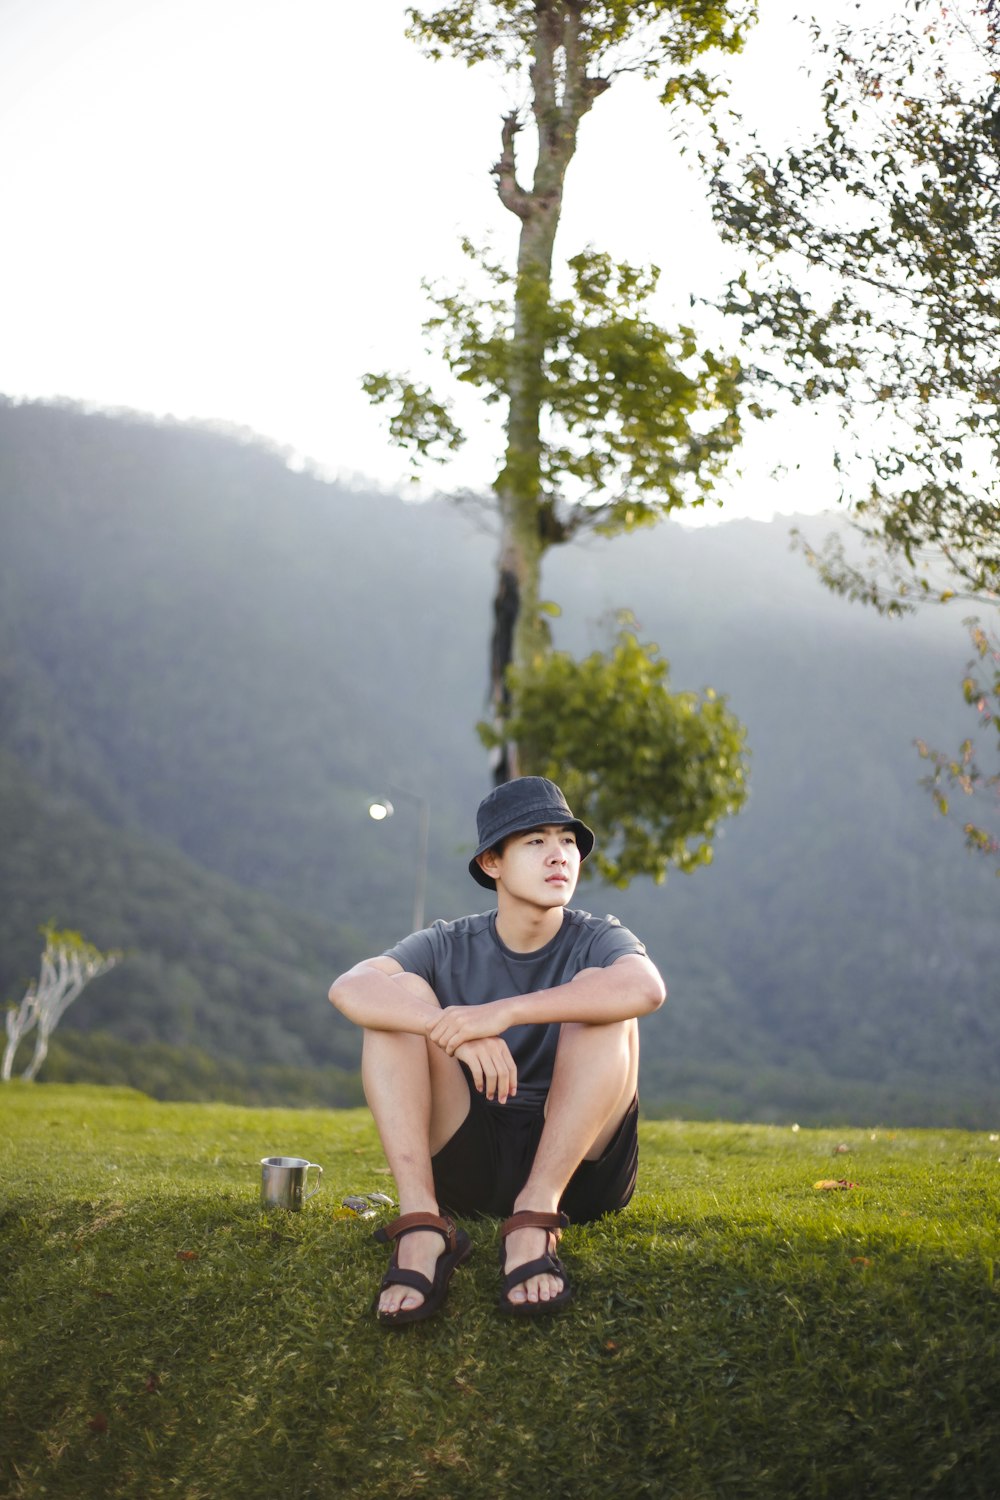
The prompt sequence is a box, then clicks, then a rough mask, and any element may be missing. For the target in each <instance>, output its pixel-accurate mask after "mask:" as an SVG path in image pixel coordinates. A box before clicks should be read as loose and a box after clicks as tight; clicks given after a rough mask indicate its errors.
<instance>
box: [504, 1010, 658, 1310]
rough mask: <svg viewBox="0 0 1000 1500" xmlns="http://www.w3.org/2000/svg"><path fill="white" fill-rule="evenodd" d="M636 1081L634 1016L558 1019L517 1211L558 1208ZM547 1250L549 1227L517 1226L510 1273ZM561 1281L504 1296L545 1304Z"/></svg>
mask: <svg viewBox="0 0 1000 1500" xmlns="http://www.w3.org/2000/svg"><path fill="white" fill-rule="evenodd" d="M638 1079H639V1027H638V1023H637V1022H636V1021H618V1022H613V1023H611V1024H608V1025H599V1026H584V1025H578V1024H577V1023H575V1022H563V1025H562V1028H561V1030H560V1034H559V1047H558V1050H557V1053H556V1063H555V1068H554V1071H553V1074H552V1086H551V1088H550V1089H549V1097H548V1102H547V1104H546V1113H545V1128H544V1130H543V1131H542V1136H541V1140H540V1141H539V1143H538V1150H537V1152H536V1154H535V1160H534V1164H533V1166H532V1168H531V1173H530V1175H529V1176H528V1180H527V1181H526V1182H525V1184H524V1187H523V1188H522V1189H521V1191H520V1193H518V1195H517V1198H516V1200H515V1202H514V1210H515V1212H516V1211H517V1210H518V1209H522V1208H533V1209H537V1210H540V1211H542V1212H549V1213H555V1212H556V1210H557V1209H558V1207H559V1199H560V1198H561V1197H562V1195H563V1193H564V1192H565V1190H566V1184H567V1183H568V1182H569V1180H570V1178H571V1177H572V1175H573V1173H574V1172H575V1171H576V1169H577V1167H578V1166H579V1165H580V1163H581V1162H582V1161H585V1160H587V1161H596V1160H597V1159H598V1157H599V1156H601V1154H602V1153H603V1152H604V1151H605V1150H606V1148H607V1147H608V1145H609V1144H610V1142H611V1141H612V1139H613V1138H614V1135H615V1132H616V1131H617V1129H618V1127H619V1125H620V1124H621V1122H622V1120H623V1119H624V1117H625V1114H626V1112H627V1111H628V1108H629V1106H630V1105H631V1103H632V1100H633V1099H634V1098H635V1092H636V1088H637V1085H638ZM547 1251H548V1231H547V1230H544V1229H520V1230H517V1231H515V1233H513V1234H511V1235H508V1237H507V1263H506V1268H507V1270H508V1271H513V1270H515V1269H516V1267H517V1266H523V1265H526V1264H527V1262H528V1261H531V1260H536V1259H537V1258H538V1257H539V1256H541V1255H545V1254H546V1253H547ZM562 1288H563V1284H562V1282H561V1281H560V1279H559V1278H558V1277H557V1276H533V1277H532V1278H531V1279H530V1280H529V1281H526V1282H524V1283H522V1284H521V1285H520V1286H515V1287H513V1288H512V1289H511V1291H510V1293H509V1297H510V1301H511V1302H547V1301H550V1300H551V1298H553V1297H556V1296H558V1294H559V1293H560V1292H561V1291H562Z"/></svg>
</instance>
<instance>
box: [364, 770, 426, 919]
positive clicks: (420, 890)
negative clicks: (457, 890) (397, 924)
mask: <svg viewBox="0 0 1000 1500" xmlns="http://www.w3.org/2000/svg"><path fill="white" fill-rule="evenodd" d="M389 790H390V791H391V792H393V793H394V794H395V795H396V796H397V797H408V798H409V799H410V800H411V801H412V802H415V803H416V804H417V812H418V816H419V838H418V843H417V869H416V878H415V881H414V887H413V931H414V932H419V931H420V929H421V928H422V927H423V925H424V890H425V888H426V885H427V847H428V842H429V839H430V830H431V810H430V805H429V803H428V801H427V798H426V797H421V796H419V795H418V794H417V793H416V792H408V791H407V790H406V788H405V787H402V786H393V785H392V784H391V783H390V786H389ZM395 811H396V809H395V808H394V807H393V805H392V803H391V802H390V801H389V799H388V797H379V798H377V799H376V800H375V801H373V802H370V803H369V804H368V816H369V817H370V818H374V820H375V822H376V823H384V822H385V820H386V818H391V817H392V815H393V813H394V812H395Z"/></svg>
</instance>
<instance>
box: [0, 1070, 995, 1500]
mask: <svg viewBox="0 0 1000 1500" xmlns="http://www.w3.org/2000/svg"><path fill="white" fill-rule="evenodd" d="M642 1142H643V1165H642V1172H641V1177H640V1188H641V1191H640V1192H639V1193H638V1194H637V1196H636V1198H635V1200H634V1201H633V1204H632V1205H631V1206H630V1208H629V1210H628V1211H627V1212H626V1213H625V1214H624V1215H622V1216H620V1217H619V1218H618V1219H616V1220H613V1221H608V1222H606V1223H604V1224H601V1225H598V1226H591V1227H589V1228H586V1229H579V1230H573V1231H571V1232H570V1233H569V1234H568V1235H567V1237H566V1240H565V1242H564V1251H565V1257H566V1260H567V1263H568V1265H569V1266H570V1269H571V1272H572V1274H573V1276H574V1279H575V1284H576V1287H577V1293H578V1295H577V1300H576V1301H575V1303H574V1304H573V1305H572V1307H571V1308H570V1309H569V1310H567V1312H566V1313H564V1314H563V1315H562V1316H560V1317H558V1318H557V1319H555V1320H554V1321H552V1322H551V1323H549V1324H547V1325H544V1326H542V1325H534V1324H527V1325H521V1324H514V1325H513V1326H512V1325H511V1324H510V1323H509V1322H507V1321H501V1320H500V1319H499V1318H498V1317H497V1315H496V1313H495V1311H494V1306H493V1304H494V1301H495V1297H496V1289H497V1275H496V1248H495V1228H494V1226H492V1225H491V1224H488V1223H483V1224H478V1225H475V1226H473V1237H474V1243H475V1247H476V1253H475V1255H474V1258H473V1261H472V1263H471V1265H470V1266H469V1267H468V1268H467V1269H464V1270H463V1271H462V1272H460V1273H459V1275H458V1277H457V1278H456V1281H455V1283H454V1286H453V1289H452V1293H451V1296H450V1298H449V1301H448V1304H447V1308H446V1312H445V1315H444V1316H443V1317H442V1318H440V1319H437V1320H435V1321H434V1322H432V1323H429V1324H427V1325H425V1326H422V1327H417V1328H414V1329H412V1330H410V1331H409V1332H408V1333H406V1334H405V1335H404V1334H396V1335H393V1334H388V1333H386V1332H384V1331H383V1330H380V1329H379V1328H378V1327H377V1326H376V1325H375V1324H374V1321H373V1319H372V1317H371V1314H370V1311H369V1305H370V1299H371V1295H372V1291H373V1289H374V1286H375V1284H376V1282H377V1279H378V1277H379V1275H380V1274H381V1269H382V1265H383V1261H384V1252H383V1251H382V1250H381V1249H380V1248H379V1247H376V1246H374V1245H372V1244H371V1243H370V1241H369V1238H368V1230H369V1228H370V1225H365V1224H363V1223H361V1222H360V1221H358V1220H357V1219H355V1218H353V1217H352V1216H350V1215H348V1214H347V1213H346V1211H344V1210H340V1209H339V1208H338V1205H339V1201H340V1198H341V1196H342V1195H343V1193H344V1192H347V1191H351V1190H355V1191H358V1190H362V1191H364V1190H372V1189H376V1188H385V1187H386V1185H387V1182H386V1177H385V1174H384V1166H383V1163H382V1157H381V1152H380V1150H379V1147H378V1144H377V1140H376V1138H375V1135H374V1133H373V1130H372V1127H371V1124H370V1122H369V1120H368V1117H367V1115H366V1114H365V1113H364V1112H363V1111H346V1112H343V1113H327V1112H322V1111H318V1110H317V1111H294V1112H293V1111H281V1110H258V1111H254V1110H248V1109H242V1108H236V1107H233V1106H227V1105H190V1104H187V1105H184V1104H169V1105H167V1104H157V1103H154V1102H152V1101H150V1100H148V1099H146V1098H144V1097H143V1096H141V1095H138V1094H134V1093H129V1092H127V1091H124V1090H107V1089H97V1088H86V1087H80V1088H70V1087H62V1086H57V1085H51V1086H34V1087H31V1086H26V1085H20V1084H14V1085H10V1086H9V1087H7V1088H6V1089H4V1090H3V1092H2V1094H0V1203H2V1205H3V1208H2V1219H0V1286H2V1287H3V1288H4V1297H5V1301H6V1306H5V1308H4V1309H3V1311H2V1315H0V1388H2V1391H3V1397H2V1426H0V1493H3V1494H4V1495H10V1496H12V1497H19V1500H29V1497H30V1500H34V1497H38V1496H41V1495H43V1494H44V1495H47V1496H50V1497H51V1496H58V1497H66V1500H70V1497H72V1500H88V1497H91V1496H93V1497H94V1500H97V1497H101V1500H105V1497H109V1496H115V1497H125V1496H128V1497H135V1500H139V1497H141V1500H155V1497H158V1496H182V1497H185V1500H228V1497H233V1500H235V1497H237V1496H238V1497H241V1500H248V1497H249V1500H256V1497H260V1500H272V1497H276V1496H279V1495H280V1496H281V1497H282V1500H293V1497H326V1496H330V1497H333V1496H340V1495H343V1494H350V1495H352V1496H361V1497H382V1496H385V1497H389V1496H392V1497H398V1496H404V1497H405V1496H433V1497H451V1496H454V1497H456V1500H457V1497H459V1496H470V1495H471V1496H478V1495H483V1496H485V1495H490V1496H493V1495H496V1494H502V1493H507V1494H513V1495H527V1494H543V1493H544V1494H547V1495H551V1496H565V1497H567V1500H569V1497H572V1500H580V1497H589V1496H595V1497H596V1496H598V1495H600V1496H602V1497H603V1496H605V1495H606V1494H608V1493H617V1494H621V1495H624V1496H632V1495H654V1496H664V1497H667V1496H672V1497H678V1500H702V1497H706V1500H707V1497H713V1500H715V1497H720V1500H721V1497H733V1500H736V1497H740V1500H743V1497H763V1496H769V1497H775V1500H778V1497H781V1500H787V1497H790V1496H796V1497H800V1496H801V1497H811V1496H831V1497H835V1500H844V1497H848V1500H850V1497H854V1496H857V1497H865V1500H882V1497H884V1500H904V1497H905V1500H915V1497H920V1496H953V1497H956V1500H958V1497H961V1500H971V1497H977V1496H981V1497H987V1496H989V1497H993V1496H995V1494H996V1475H997V1474H998V1473H1000V1425H998V1422H997V1411H998V1409H1000V1348H998V1342H1000V1340H998V1326H1000V1316H998V1314H1000V1296H998V1292H1000V1287H998V1284H997V1281H996V1280H995V1278H994V1272H995V1265H996V1258H997V1236H996V1225H997V1222H998V1210H1000V1163H998V1160H997V1158H998V1155H1000V1145H998V1143H997V1142H996V1141H992V1140H990V1139H989V1138H988V1137H987V1136H986V1135H981V1136H973V1135H969V1134H963V1133H959V1132H947V1133H944V1132H917V1131H914V1132H906V1133H899V1134H896V1135H893V1134H881V1133H880V1134H878V1135H877V1136H876V1137H875V1138H872V1137H871V1135H870V1134H869V1133H868V1132H866V1131H864V1132H862V1131H856V1130H847V1131H844V1132H842V1133H840V1134H839V1135H837V1134H833V1133H830V1132H827V1131H805V1130H803V1131H800V1132H798V1133H793V1132H792V1131H790V1130H788V1129H778V1128H772V1127H764V1126H732V1125H689V1124H678V1123H670V1122H655V1123H646V1124H644V1126H643V1133H642ZM840 1142H842V1143H844V1144H845V1145H847V1146H848V1147H849V1148H850V1149H849V1151H848V1152H845V1153H839V1154H835V1147H836V1146H837V1144H838V1143H840ZM274 1151H285V1152H298V1153H301V1154H303V1155H308V1156H310V1157H311V1158H312V1159H313V1160H315V1161H319V1162H321V1163H322V1164H323V1165H324V1166H325V1169H326V1173H325V1186H324V1190H323V1192H322V1193H321V1195H320V1196H319V1197H317V1198H316V1199H315V1200H314V1201H313V1202H311V1203H310V1204H308V1205H307V1206H306V1207H305V1209H304V1211H303V1212H302V1213H301V1214H298V1215H291V1214H281V1215H277V1216H274V1215H268V1214H266V1213H264V1212H263V1211H262V1210H261V1209H260V1207H259V1205H258V1202H257V1192H256V1185H257V1181H258V1178H257V1170H258V1169H257V1165H256V1164H257V1161H258V1158H259V1157H260V1156H262V1155H265V1154H268V1153H270V1152H274ZM841 1177H847V1178H850V1179H854V1180H855V1181H856V1183H857V1186H856V1187H854V1188H853V1189H851V1190H849V1191H834V1192H823V1191H817V1190H815V1189H814V1187H813V1183H814V1182H815V1181H816V1180H817V1179H821V1178H841Z"/></svg>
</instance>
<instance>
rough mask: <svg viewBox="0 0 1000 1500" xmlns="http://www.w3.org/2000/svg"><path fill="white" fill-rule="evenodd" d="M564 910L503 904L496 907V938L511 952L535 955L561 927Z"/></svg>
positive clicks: (524, 904)
mask: <svg viewBox="0 0 1000 1500" xmlns="http://www.w3.org/2000/svg"><path fill="white" fill-rule="evenodd" d="M562 921H563V908H562V907H561V906H553V907H549V908H548V909H546V908H543V907H538V906H529V905H528V904H527V903H525V902H513V901H505V900H504V899H503V895H502V894H501V896H500V898H499V901H498V905H497V936H498V937H499V938H500V941H501V942H502V943H504V944H506V946H507V947H508V948H510V949H511V951H512V952H513V953H534V952H535V951H536V949H538V948H544V947H545V944H546V943H550V942H551V941H552V939H553V938H554V937H555V935H556V933H557V932H558V931H559V929H560V927H561V926H562Z"/></svg>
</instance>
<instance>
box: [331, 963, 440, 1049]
mask: <svg viewBox="0 0 1000 1500" xmlns="http://www.w3.org/2000/svg"><path fill="white" fill-rule="evenodd" d="M403 973H405V970H404V969H403V966H402V964H399V963H397V962H396V960H395V959H394V958H384V957H379V958H366V959H364V960H363V961H362V962H361V963H359V964H355V965H354V968H353V969H348V970H347V973H346V974H341V976H340V978H339V979H335V980H334V981H333V984H332V985H331V986H330V1001H331V1003H332V1004H333V1005H335V1006H336V1007H337V1009H338V1010H339V1011H340V1012H341V1014H342V1015H345V1016H346V1017H347V1019H348V1020H349V1021H353V1022H354V1024H355V1025H356V1026H366V1027H367V1028H368V1030H369V1031H412V1032H416V1033H418V1034H419V1035H420V1036H426V1035H427V1033H428V1030H429V1028H430V1026H431V1025H432V1024H433V1022H434V1021H436V1020H437V1019H438V1017H439V1016H440V1014H441V1007H440V1006H439V1005H438V1004H436V1002H435V1001H433V1000H424V999H421V997H420V996H419V995H415V994H414V993H413V991H412V989H409V988H408V987H407V986H406V985H403V984H399V983H398V982H397V979H398V976H399V975H400V974H403Z"/></svg>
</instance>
